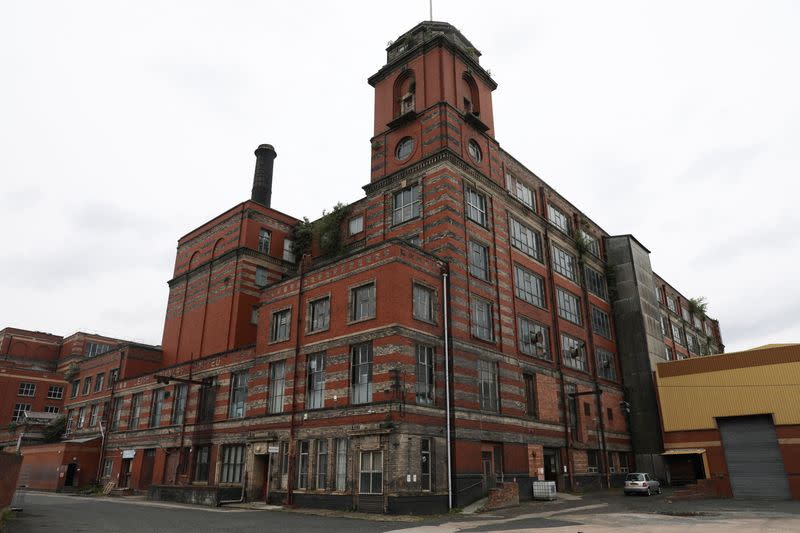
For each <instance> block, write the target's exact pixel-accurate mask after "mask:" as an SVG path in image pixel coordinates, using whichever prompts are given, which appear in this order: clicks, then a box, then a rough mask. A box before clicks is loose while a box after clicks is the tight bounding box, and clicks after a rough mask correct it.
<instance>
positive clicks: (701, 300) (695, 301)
mask: <svg viewBox="0 0 800 533" xmlns="http://www.w3.org/2000/svg"><path fill="white" fill-rule="evenodd" d="M707 309H708V302H706V298H705V296H699V297H697V298H690V299H689V312H690V313H691V314H693V315H694V316H697V317H700V318H704V317H705V316H706V310H707Z"/></svg>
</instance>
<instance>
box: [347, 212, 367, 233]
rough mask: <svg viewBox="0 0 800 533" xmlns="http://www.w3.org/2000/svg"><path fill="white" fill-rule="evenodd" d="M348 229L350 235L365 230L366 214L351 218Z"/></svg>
mask: <svg viewBox="0 0 800 533" xmlns="http://www.w3.org/2000/svg"><path fill="white" fill-rule="evenodd" d="M347 231H348V232H349V233H350V235H357V234H359V233H361V232H362V231H364V216H363V215H361V216H357V217H353V218H351V219H350V221H349V222H348V223H347Z"/></svg>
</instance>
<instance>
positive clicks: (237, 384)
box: [228, 372, 247, 418]
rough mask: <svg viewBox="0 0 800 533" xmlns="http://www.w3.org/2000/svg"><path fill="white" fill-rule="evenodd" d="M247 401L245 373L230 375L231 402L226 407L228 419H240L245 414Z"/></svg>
mask: <svg viewBox="0 0 800 533" xmlns="http://www.w3.org/2000/svg"><path fill="white" fill-rule="evenodd" d="M246 400H247V372H234V373H233V374H231V401H230V404H229V406H228V418H242V417H243V416H244V414H245V401H246Z"/></svg>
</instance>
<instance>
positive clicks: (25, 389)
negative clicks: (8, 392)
mask: <svg viewBox="0 0 800 533" xmlns="http://www.w3.org/2000/svg"><path fill="white" fill-rule="evenodd" d="M35 394H36V383H20V384H19V390H18V391H17V396H34V395H35Z"/></svg>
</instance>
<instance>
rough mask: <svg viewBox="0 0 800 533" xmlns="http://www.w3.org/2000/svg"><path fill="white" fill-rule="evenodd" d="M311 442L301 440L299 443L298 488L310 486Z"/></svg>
mask: <svg viewBox="0 0 800 533" xmlns="http://www.w3.org/2000/svg"><path fill="white" fill-rule="evenodd" d="M309 448H310V442H309V441H307V440H301V441H299V442H298V443H297V488H298V489H307V488H308V454H309Z"/></svg>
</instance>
